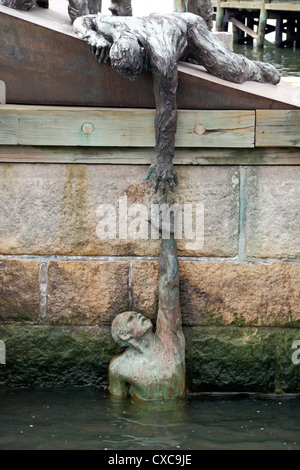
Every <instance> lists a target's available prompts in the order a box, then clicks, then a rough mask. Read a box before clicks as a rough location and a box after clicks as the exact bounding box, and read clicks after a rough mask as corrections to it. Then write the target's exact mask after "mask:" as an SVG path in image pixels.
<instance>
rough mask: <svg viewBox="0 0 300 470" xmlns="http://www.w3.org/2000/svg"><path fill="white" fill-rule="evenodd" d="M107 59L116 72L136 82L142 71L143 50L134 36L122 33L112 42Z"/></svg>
mask: <svg viewBox="0 0 300 470" xmlns="http://www.w3.org/2000/svg"><path fill="white" fill-rule="evenodd" d="M109 57H110V62H111V66H112V68H113V69H114V70H116V72H118V73H119V74H121V75H123V76H124V77H126V78H129V79H130V80H136V79H137V78H138V76H139V75H140V73H141V71H142V70H143V65H144V60H145V50H144V48H143V47H142V46H141V44H140V43H139V42H138V40H137V38H136V37H135V35H134V34H130V33H124V34H121V35H120V37H119V38H118V39H116V40H115V41H114V43H113V45H112V47H111V49H110V52H109Z"/></svg>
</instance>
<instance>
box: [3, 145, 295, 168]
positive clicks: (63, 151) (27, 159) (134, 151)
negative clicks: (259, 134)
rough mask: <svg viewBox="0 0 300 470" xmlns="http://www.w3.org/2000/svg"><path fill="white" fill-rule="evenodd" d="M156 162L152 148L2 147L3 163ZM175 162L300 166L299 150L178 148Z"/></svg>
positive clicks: (147, 163)
mask: <svg viewBox="0 0 300 470" xmlns="http://www.w3.org/2000/svg"><path fill="white" fill-rule="evenodd" d="M155 160H156V152H155V150H154V149H153V148H140V147H135V148H133V147H126V148H123V147H120V148H113V147H32V146H20V145H18V146H13V145H12V146H6V145H3V146H0V162H1V163H77V164H79V163H81V164H115V165H149V164H151V163H154V162H155ZM173 162H174V164H176V165H300V150H299V149H297V148H291V147H288V148H282V147H280V148H277V147H275V148H274V147H256V148H251V149H240V148H238V149H236V148H233V149H219V148H197V149H195V148H179V149H176V152H175V157H174V160H173Z"/></svg>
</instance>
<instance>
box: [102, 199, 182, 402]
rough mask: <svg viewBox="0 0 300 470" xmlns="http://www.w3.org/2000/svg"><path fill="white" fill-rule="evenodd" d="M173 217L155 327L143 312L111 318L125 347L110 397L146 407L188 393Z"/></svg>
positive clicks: (164, 247)
mask: <svg viewBox="0 0 300 470" xmlns="http://www.w3.org/2000/svg"><path fill="white" fill-rule="evenodd" d="M163 206H165V205H163ZM165 207H166V206H165ZM171 207H172V206H171ZM174 217H176V216H174V215H173V213H171V218H173V220H172V221H171V228H170V238H169V239H163V238H162V240H161V253H160V261H159V283H158V291H159V304H158V315H157V323H156V331H155V332H154V331H153V325H152V322H151V320H149V319H147V318H146V317H144V316H143V315H141V314H140V313H136V312H124V313H121V314H119V315H117V316H116V317H115V319H114V321H113V323H112V336H113V339H114V340H115V342H116V343H118V344H119V345H120V346H125V347H126V348H127V349H126V350H125V352H123V354H121V355H119V356H116V357H115V358H113V359H112V360H111V362H110V365H109V391H110V393H111V395H112V396H114V397H122V398H125V397H128V396H130V397H131V399H132V400H133V402H135V403H136V404H139V405H141V404H143V405H145V404H146V406H148V405H149V404H150V405H151V404H152V403H154V404H155V406H157V401H158V400H159V401H160V402H161V401H162V402H163V404H164V406H166V407H167V408H168V409H170V408H172V409H173V408H175V409H177V407H178V406H179V404H180V403H183V398H184V396H185V338H184V335H183V331H182V323H181V310H180V300H179V269H178V254H177V246H176V240H175V239H174ZM163 219H166V217H163Z"/></svg>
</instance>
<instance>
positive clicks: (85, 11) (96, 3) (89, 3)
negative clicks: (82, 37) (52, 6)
mask: <svg viewBox="0 0 300 470" xmlns="http://www.w3.org/2000/svg"><path fill="white" fill-rule="evenodd" d="M42 1H44V0H42ZM101 4H102V0H69V6H68V13H69V16H70V18H71V21H72V23H73V22H74V20H75V19H76V18H78V17H80V16H83V15H89V14H96V13H98V12H100V11H101V6H102V5H101Z"/></svg>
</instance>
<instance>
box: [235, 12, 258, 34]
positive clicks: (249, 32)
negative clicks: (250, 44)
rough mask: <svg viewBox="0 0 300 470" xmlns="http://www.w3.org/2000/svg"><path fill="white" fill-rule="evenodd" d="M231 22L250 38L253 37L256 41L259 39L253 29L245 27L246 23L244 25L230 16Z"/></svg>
mask: <svg viewBox="0 0 300 470" xmlns="http://www.w3.org/2000/svg"><path fill="white" fill-rule="evenodd" d="M229 21H230V22H231V23H232V24H234V26H236V27H237V28H239V29H241V30H242V31H244V32H245V33H247V34H248V35H249V36H251V37H252V38H254V39H257V38H258V34H257V33H255V32H254V31H253V30H252V29H250V28H249V27H248V26H246V25H244V23H242V22H241V21H239V20H237V19H236V18H234V17H233V16H230V17H229Z"/></svg>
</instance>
